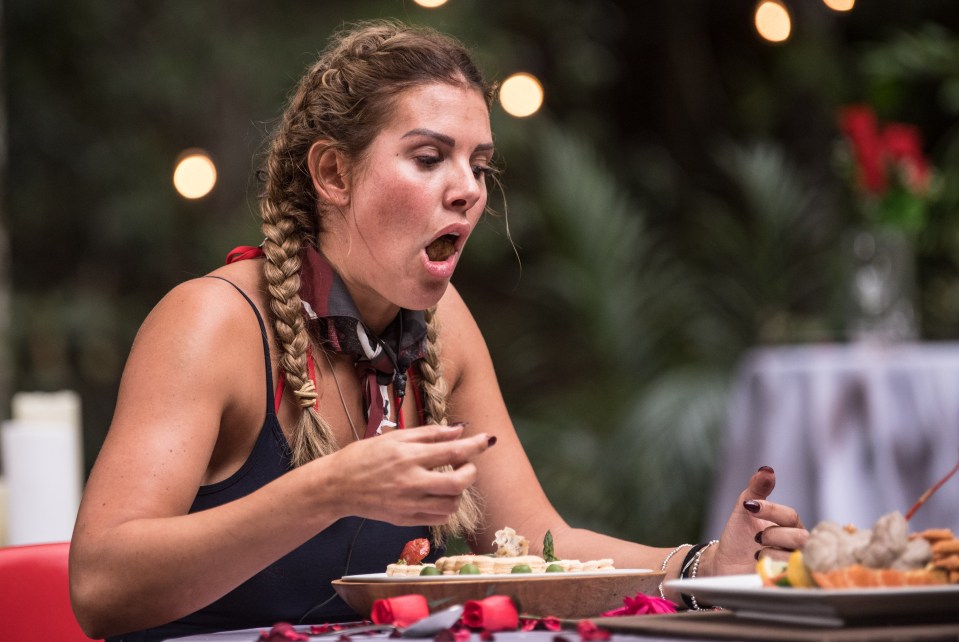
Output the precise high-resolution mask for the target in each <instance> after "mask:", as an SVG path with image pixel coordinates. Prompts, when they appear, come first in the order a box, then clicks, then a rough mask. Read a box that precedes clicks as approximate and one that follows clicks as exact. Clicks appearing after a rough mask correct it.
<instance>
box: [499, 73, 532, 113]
mask: <svg viewBox="0 0 959 642" xmlns="http://www.w3.org/2000/svg"><path fill="white" fill-rule="evenodd" d="M499 102H500V104H501V105H502V106H503V109H504V110H505V111H506V113H507V114H509V115H510V116H516V117H517V118H525V117H526V116H531V115H532V114H535V113H536V112H537V111H539V108H540V107H542V105H543V85H542V84H541V83H540V82H539V80H538V79H537V78H536V76H534V75H532V74H528V73H526V72H519V73H515V74H513V75H512V76H510V77H509V78H507V79H506V80H504V81H503V84H502V86H500V89H499Z"/></svg>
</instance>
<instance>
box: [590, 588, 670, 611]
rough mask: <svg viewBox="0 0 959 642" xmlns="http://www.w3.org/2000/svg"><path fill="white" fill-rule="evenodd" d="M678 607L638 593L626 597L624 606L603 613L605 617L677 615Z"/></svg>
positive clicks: (660, 599) (658, 598)
mask: <svg viewBox="0 0 959 642" xmlns="http://www.w3.org/2000/svg"><path fill="white" fill-rule="evenodd" d="M675 612H676V605H675V604H674V603H673V602H670V601H669V600H664V599H662V598H660V597H653V596H651V595H646V594H645V593H637V594H636V596H635V597H624V598H623V606H621V607H619V608H618V609H613V610H612V611H606V612H605V613H603V614H602V615H603V617H616V616H620V615H653V614H657V613H675Z"/></svg>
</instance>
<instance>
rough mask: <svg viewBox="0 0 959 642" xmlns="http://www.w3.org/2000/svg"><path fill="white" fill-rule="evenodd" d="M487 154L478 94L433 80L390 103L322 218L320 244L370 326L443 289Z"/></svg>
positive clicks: (482, 191)
mask: <svg viewBox="0 0 959 642" xmlns="http://www.w3.org/2000/svg"><path fill="white" fill-rule="evenodd" d="M492 155H493V137H492V133H491V131H490V122H489V110H488V109H487V107H486V102H485V100H484V99H483V96H482V95H481V94H480V92H479V91H477V90H476V89H472V88H465V87H459V86H455V85H449V84H442V83H436V84H429V85H423V86H419V87H414V88H411V89H408V90H406V91H404V92H403V93H402V94H400V95H399V96H398V97H397V99H396V109H395V111H394V115H393V117H392V119H391V120H390V121H389V122H387V124H386V126H385V127H384V128H383V129H382V130H381V131H380V132H379V134H378V135H377V136H376V138H374V140H373V142H372V144H371V145H370V148H369V150H368V152H367V154H366V156H365V157H364V159H363V160H362V161H361V162H360V163H359V165H358V166H357V167H356V168H354V170H353V171H352V172H351V173H350V176H349V192H348V193H349V203H348V204H347V206H346V207H345V208H343V210H342V212H339V213H338V212H332V213H330V214H329V215H328V216H327V218H326V220H325V221H324V227H325V231H324V232H323V234H322V236H321V238H320V249H321V251H322V253H323V255H324V256H326V258H327V260H329V261H330V263H331V264H332V265H333V267H334V268H335V269H336V271H337V273H339V275H340V276H341V278H343V280H344V281H345V282H346V284H347V287H348V288H349V290H350V293H351V294H352V296H353V298H354V300H355V301H356V303H357V305H358V306H359V309H360V312H361V313H362V314H363V317H364V321H366V322H367V323H368V324H369V325H371V326H372V327H373V328H376V329H382V327H383V325H385V324H386V323H388V322H389V321H390V320H392V318H393V317H394V316H395V314H396V309H397V308H398V307H404V308H409V309H413V310H422V309H426V308H428V307H430V306H432V305H434V304H435V303H436V302H437V301H439V299H440V297H441V296H442V295H443V293H444V292H445V291H446V287H447V285H448V284H449V281H450V278H451V277H452V275H453V271H454V269H455V268H456V264H457V262H458V260H459V257H460V253H461V252H462V250H463V247H464V246H465V245H466V240H467V238H468V237H469V235H470V232H472V230H473V228H474V227H475V225H476V223H477V221H478V220H479V218H480V216H481V215H482V213H483V211H484V209H485V208H486V196H487V193H486V174H487V169H488V168H489V164H490V160H491V158H492Z"/></svg>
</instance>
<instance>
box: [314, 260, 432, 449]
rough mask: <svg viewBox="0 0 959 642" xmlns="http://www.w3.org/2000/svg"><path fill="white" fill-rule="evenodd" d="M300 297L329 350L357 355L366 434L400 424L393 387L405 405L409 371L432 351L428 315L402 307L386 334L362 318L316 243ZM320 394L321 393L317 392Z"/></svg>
mask: <svg viewBox="0 0 959 642" xmlns="http://www.w3.org/2000/svg"><path fill="white" fill-rule="evenodd" d="M299 294H300V299H301V300H302V302H303V312H304V314H305V316H306V319H307V324H306V325H307V331H308V332H309V333H310V335H311V337H312V338H313V340H314V341H316V342H317V344H318V345H320V346H322V347H323V348H325V349H327V350H330V351H331V352H334V353H337V354H346V355H349V356H351V357H352V358H353V360H354V364H355V367H356V370H357V373H358V375H359V377H360V380H361V381H362V382H363V386H362V387H363V395H364V402H365V407H366V431H365V433H364V437H371V436H373V435H375V434H380V433H381V432H382V431H383V429H384V428H386V427H389V428H392V427H395V426H396V424H395V423H394V422H393V421H390V416H391V414H392V409H391V403H390V395H389V389H388V388H389V385H390V384H391V383H393V384H395V390H396V394H397V397H398V398H399V403H402V397H403V394H404V393H405V391H406V371H407V369H408V368H409V367H410V365H411V364H412V363H413V362H415V361H417V360H418V359H422V358H423V357H424V356H425V355H426V319H425V317H424V315H423V312H422V311H417V310H407V309H404V308H401V309H400V311H399V313H398V314H397V315H396V318H395V319H393V321H392V322H391V323H390V324H389V325H388V326H387V327H386V329H385V330H384V331H383V333H382V334H381V335H380V336H377V335H376V334H375V333H374V332H373V331H371V330H370V329H369V328H368V327H367V326H366V324H364V323H363V321H362V320H361V319H360V313H359V310H358V309H357V307H356V304H355V303H354V301H353V298H352V297H351V296H350V293H349V291H348V290H347V288H346V284H344V283H343V281H342V279H340V277H339V275H338V274H336V272H335V271H334V270H333V268H332V266H330V264H329V263H328V262H327V261H326V260H325V259H324V258H323V256H322V255H320V253H319V252H318V251H316V250H315V249H313V248H312V247H307V248H305V249H303V251H302V254H301V268H300V292H299ZM314 395H315V392H314Z"/></svg>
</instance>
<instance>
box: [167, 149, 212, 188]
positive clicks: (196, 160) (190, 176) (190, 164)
mask: <svg viewBox="0 0 959 642" xmlns="http://www.w3.org/2000/svg"><path fill="white" fill-rule="evenodd" d="M214 185H216V166H215V165H214V164H213V161H212V160H211V159H210V156H209V155H208V154H207V153H206V152H204V151H203V150H200V149H192V150H187V151H185V152H183V153H182V154H180V159H179V160H178V161H177V164H176V168H175V169H174V170H173V187H174V188H175V189H176V191H177V192H178V193H179V194H180V196H182V197H183V198H189V199H197V198H202V197H204V196H206V195H207V194H209V193H210V191H211V190H212V189H213V186H214Z"/></svg>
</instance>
